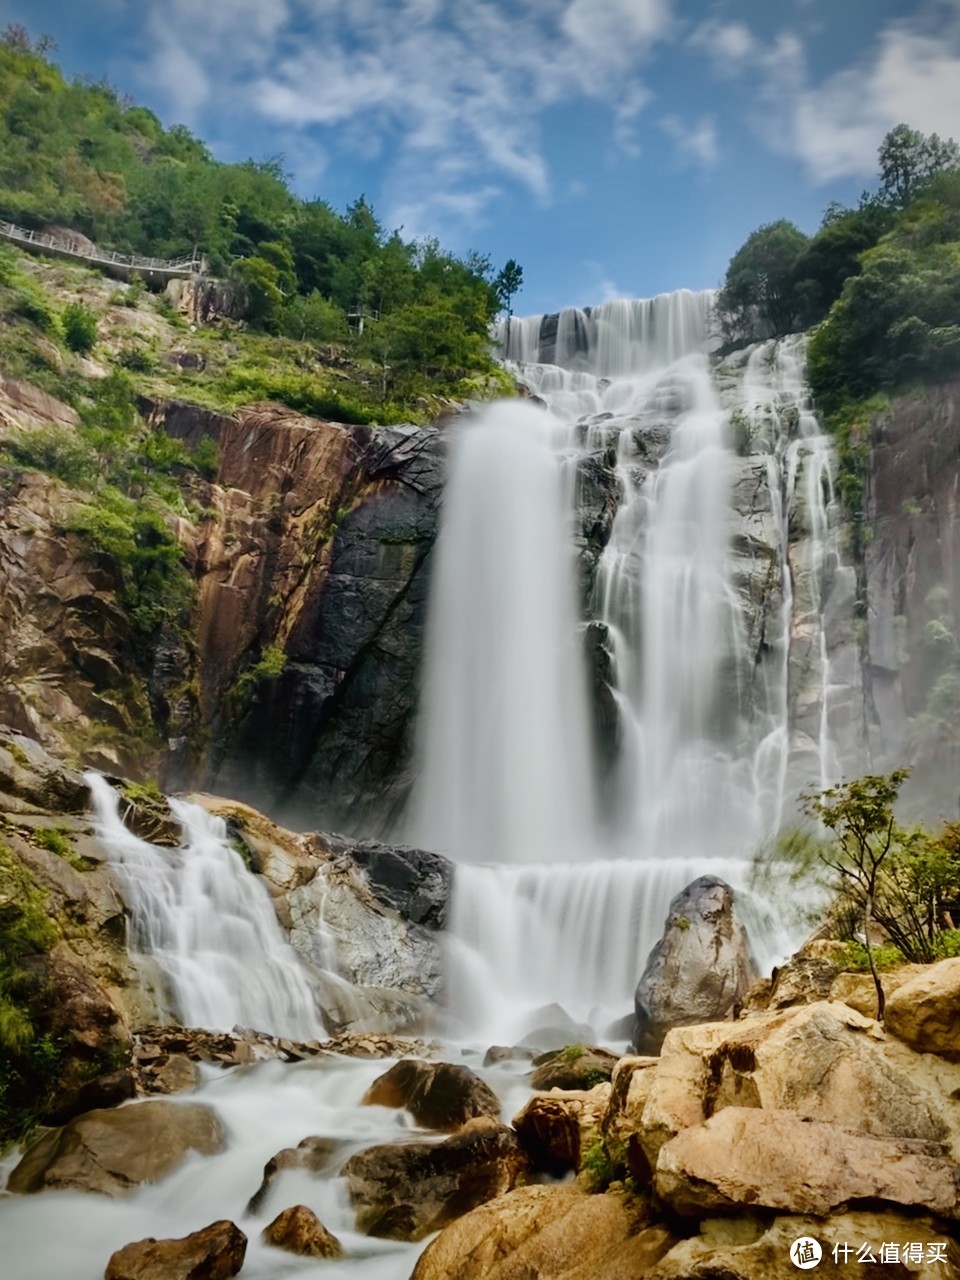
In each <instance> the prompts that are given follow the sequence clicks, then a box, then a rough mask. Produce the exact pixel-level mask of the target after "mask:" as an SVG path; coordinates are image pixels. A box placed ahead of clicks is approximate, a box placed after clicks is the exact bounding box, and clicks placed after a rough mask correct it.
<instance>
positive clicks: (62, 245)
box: [0, 220, 202, 277]
mask: <svg viewBox="0 0 960 1280" xmlns="http://www.w3.org/2000/svg"><path fill="white" fill-rule="evenodd" d="M0 238H2V239H4V240H9V241H11V243H13V244H19V245H23V247H24V248H25V249H30V248H33V249H39V250H40V251H41V252H43V251H44V250H46V251H47V252H49V253H56V254H63V255H64V256H66V257H69V258H76V259H77V261H78V262H89V263H93V264H94V265H96V266H102V267H105V268H107V269H108V270H109V269H110V268H111V267H113V268H119V269H120V270H122V271H123V272H124V273H126V272H130V273H131V274H132V273H133V272H134V271H143V272H145V273H147V274H151V273H155V274H159V275H165V276H171V277H174V276H191V275H194V274H196V273H197V272H198V271H199V270H200V268H201V265H202V260H201V259H200V258H199V257H197V256H196V255H193V256H191V257H189V258H176V259H173V260H170V259H168V258H146V257H142V256H141V255H140V254H136V253H114V252H113V251H112V250H109V249H100V248H98V247H97V246H96V245H91V244H84V243H83V241H82V240H80V239H79V238H78V239H73V238H72V237H71V236H63V235H59V236H57V235H51V234H50V233H49V232H47V231H30V230H28V229H27V228H25V227H17V226H15V225H14V224H13V223H12V222H3V221H2V220H0Z"/></svg>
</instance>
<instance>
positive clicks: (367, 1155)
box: [341, 1119, 528, 1240]
mask: <svg viewBox="0 0 960 1280" xmlns="http://www.w3.org/2000/svg"><path fill="white" fill-rule="evenodd" d="M341 1174H342V1176H343V1177H345V1178H346V1179H347V1184H348V1187H349V1193H350V1200H351V1203H352V1204H353V1206H354V1208H355V1209H356V1210H357V1228H358V1230H360V1231H364V1232H366V1233H367V1234H368V1235H371V1236H380V1237H385V1238H387V1239H392V1240H422V1239H423V1237H424V1236H428V1235H429V1234H430V1233H431V1232H432V1231H438V1230H439V1229H440V1228H441V1227H443V1226H445V1225H446V1224H447V1223H448V1222H452V1221H453V1219H454V1218H458V1217H460V1215H461V1214H464V1213H466V1212H468V1210H470V1209H473V1208H476V1206H477V1205H478V1204H483V1203H484V1201H486V1200H493V1199H494V1198H495V1197H496V1196H501V1195H503V1194H504V1193H505V1192H507V1191H512V1190H513V1188H514V1187H516V1186H519V1185H521V1184H522V1183H524V1182H526V1180H527V1174H528V1163H527V1158H526V1155H525V1154H524V1152H523V1150H522V1148H521V1146H520V1144H519V1142H518V1141H517V1136H516V1134H515V1133H514V1132H513V1130H512V1129H508V1128H507V1127H506V1126H505V1125H499V1124H496V1123H494V1121H492V1120H488V1119H477V1120H471V1121H470V1122H469V1123H468V1124H466V1125H464V1127H463V1128H462V1129H461V1130H460V1132H459V1133H456V1134H454V1135H453V1137H452V1138H447V1139H446V1141H444V1142H438V1143H433V1142H431V1143H427V1142H405V1143H394V1144H389V1145H385V1146H379V1147H368V1148H367V1149H366V1150H365V1151H360V1152H358V1153H357V1154H356V1155H355V1156H352V1157H351V1158H350V1159H349V1160H348V1161H347V1163H346V1164H345V1165H344V1166H343V1169H342V1170H341Z"/></svg>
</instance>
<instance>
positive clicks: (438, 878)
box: [324, 835, 453, 929]
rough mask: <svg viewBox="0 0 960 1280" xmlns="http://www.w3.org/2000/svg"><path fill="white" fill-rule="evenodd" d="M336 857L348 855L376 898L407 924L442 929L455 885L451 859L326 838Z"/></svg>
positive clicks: (400, 847) (420, 851) (402, 848)
mask: <svg viewBox="0 0 960 1280" xmlns="http://www.w3.org/2000/svg"><path fill="white" fill-rule="evenodd" d="M324 840H325V842H326V844H327V845H328V847H329V848H330V849H331V850H332V851H333V852H334V853H345V854H346V855H347V856H348V857H349V858H350V859H351V861H353V862H354V863H355V864H356V865H357V866H358V867H360V869H361V870H362V871H364V872H365V873H366V877H367V881H368V883H369V885H370V888H371V889H372V890H373V892H374V895H375V896H376V897H377V898H379V900H380V901H381V902H383V903H384V904H385V905H386V906H388V907H392V908H393V910H394V911H396V912H397V914H398V915H401V916H402V917H403V918H404V920H409V921H411V922H412V923H413V924H422V925H425V926H426V927H427V928H428V929H442V928H443V927H444V925H445V924H446V919H447V901H448V899H449V896H450V889H451V885H452V882H453V866H452V864H451V862H450V860H449V858H444V857H443V856H442V855H441V854H439V853H428V852H427V851H426V850H424V849H409V848H407V847H406V846H405V845H385V844H380V843H378V842H377V841H375V840H348V839H346V838H344V837H343V836H336V835H325V836H324Z"/></svg>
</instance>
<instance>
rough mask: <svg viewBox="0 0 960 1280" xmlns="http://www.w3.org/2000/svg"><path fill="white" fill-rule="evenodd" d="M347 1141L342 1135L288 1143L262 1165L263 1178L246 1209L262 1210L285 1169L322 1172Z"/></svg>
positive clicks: (327, 1167)
mask: <svg viewBox="0 0 960 1280" xmlns="http://www.w3.org/2000/svg"><path fill="white" fill-rule="evenodd" d="M345 1145H346V1143H345V1142H344V1140H343V1139H340V1138H317V1137H311V1138H304V1139H303V1141H302V1142H301V1143H299V1144H298V1145H297V1146H296V1147H285V1148H284V1149H283V1150H282V1151H278V1152H277V1154H276V1155H275V1156H271V1158H270V1159H269V1160H268V1161H267V1163H266V1164H265V1165H264V1166H263V1179H262V1180H261V1182H260V1186H259V1187H258V1188H257V1190H256V1191H255V1192H254V1194H253V1195H252V1196H251V1197H250V1201H249V1203H248V1204H247V1209H246V1211H247V1213H259V1211H260V1208H261V1207H262V1205H263V1203H264V1201H265V1200H266V1198H267V1196H268V1195H269V1193H270V1189H271V1187H272V1186H273V1184H274V1182H275V1181H276V1180H277V1178H278V1177H279V1176H280V1174H281V1173H283V1172H284V1170H286V1169H303V1170H305V1171H306V1172H307V1173H322V1172H323V1171H324V1170H326V1169H329V1168H331V1167H332V1166H333V1164H334V1163H335V1161H336V1159H337V1156H338V1155H339V1154H340V1152H341V1151H342V1150H343V1147H344V1146H345Z"/></svg>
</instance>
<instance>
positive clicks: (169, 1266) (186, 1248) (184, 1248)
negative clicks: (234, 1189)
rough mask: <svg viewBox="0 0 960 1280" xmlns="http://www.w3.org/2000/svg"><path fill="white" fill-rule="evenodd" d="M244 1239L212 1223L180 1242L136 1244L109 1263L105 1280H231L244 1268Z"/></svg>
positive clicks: (224, 1224)
mask: <svg viewBox="0 0 960 1280" xmlns="http://www.w3.org/2000/svg"><path fill="white" fill-rule="evenodd" d="M246 1252H247V1237H246V1236H245V1235H244V1234H243V1232H242V1231H241V1230H240V1228H239V1227H237V1226H234V1224H233V1223H232V1222H227V1221H223V1222H214V1223H212V1224H211V1225H210V1226H209V1227H204V1228H203V1230H202V1231H194V1233H193V1234H192V1235H189V1236H184V1237H183V1238H182V1239H180V1240H154V1239H153V1238H152V1237H151V1238H149V1239H147V1240H138V1241H137V1242H136V1243H135V1244H128V1245H124V1247H123V1248H122V1249H118V1250H117V1252H116V1253H115V1254H114V1255H113V1257H112V1258H111V1259H110V1261H109V1263H108V1264H107V1270H106V1272H105V1273H104V1280H231V1277H233V1276H235V1275H236V1274H237V1273H238V1271H239V1270H240V1268H241V1267H242V1266H243V1260H244V1257H245V1256H246Z"/></svg>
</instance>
